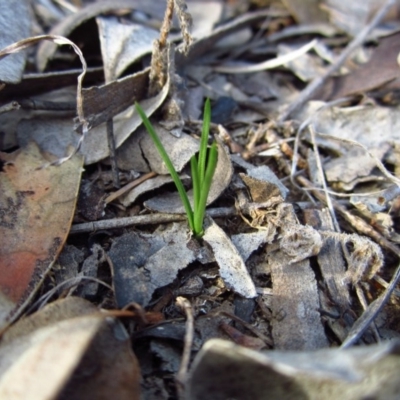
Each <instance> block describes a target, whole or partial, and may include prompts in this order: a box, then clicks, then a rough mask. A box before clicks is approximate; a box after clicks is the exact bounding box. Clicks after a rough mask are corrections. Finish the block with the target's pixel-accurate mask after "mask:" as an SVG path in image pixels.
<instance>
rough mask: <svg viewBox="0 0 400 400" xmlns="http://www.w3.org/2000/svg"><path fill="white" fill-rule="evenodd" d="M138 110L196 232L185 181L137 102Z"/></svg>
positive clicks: (191, 227) (190, 225) (192, 228)
mask: <svg viewBox="0 0 400 400" xmlns="http://www.w3.org/2000/svg"><path fill="white" fill-rule="evenodd" d="M135 107H136V111H137V113H138V114H139V116H140V118H141V119H142V121H143V124H144V126H145V127H146V129H147V132H148V133H149V135H150V137H151V138H152V140H153V142H154V144H155V146H156V148H157V150H158V152H159V153H160V156H161V158H162V159H163V161H164V163H165V165H166V167H167V169H168V172H169V173H170V175H171V177H172V179H173V181H174V183H175V186H176V188H177V189H178V193H179V196H180V198H181V200H182V203H183V206H184V207H185V211H186V215H187V217H188V222H189V227H190V229H191V230H192V231H193V232H194V223H193V210H192V206H191V205H190V202H189V198H188V196H187V194H186V191H185V188H184V187H183V183H182V181H181V179H180V178H179V175H178V173H177V172H176V169H175V168H174V166H173V164H172V161H171V159H170V158H169V156H168V153H167V152H166V151H165V148H164V146H163V145H162V143H161V141H160V139H159V137H158V135H157V133H156V131H155V130H154V128H153V125H152V124H151V122H150V121H149V119H148V118H147V115H146V113H145V112H144V111H143V109H142V107H140V105H139V104H138V103H136V104H135Z"/></svg>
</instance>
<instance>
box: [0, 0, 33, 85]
mask: <svg viewBox="0 0 400 400" xmlns="http://www.w3.org/2000/svg"><path fill="white" fill-rule="evenodd" d="M30 30H31V15H30V9H29V2H28V1H27V0H0V31H1V35H0V49H3V48H4V47H6V46H8V45H10V44H12V43H14V42H17V41H19V40H21V39H25V38H27V37H29V35H30ZM25 60H26V52H25V51H22V52H19V53H15V54H11V55H9V56H8V57H6V58H5V59H3V60H0V81H1V82H5V83H18V82H19V81H20V80H21V78H22V74H23V72H24V68H25Z"/></svg>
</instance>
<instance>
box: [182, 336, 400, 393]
mask: <svg viewBox="0 0 400 400" xmlns="http://www.w3.org/2000/svg"><path fill="white" fill-rule="evenodd" d="M399 348H400V343H399V342H398V341H396V342H395V341H393V342H389V343H383V344H379V345H374V346H367V347H357V348H352V349H346V350H342V349H323V350H318V351H312V352H287V351H285V352H283V351H277V350H273V351H254V350H249V349H246V348H244V347H242V346H237V345H235V344H233V343H230V342H228V341H223V340H220V339H212V340H210V341H208V342H207V343H206V344H205V345H204V346H203V348H202V350H201V351H200V352H199V353H198V354H197V356H196V358H195V360H194V363H193V366H192V370H191V372H190V374H189V380H188V382H189V383H188V385H187V387H186V389H187V390H186V397H185V398H186V399H188V400H203V399H229V398H236V399H249V398H251V399H257V400H261V399H282V400H288V399H313V400H317V399H341V400H361V399H365V398H369V397H371V396H373V397H374V398H377V399H382V400H383V399H385V400H395V399H396V398H397V397H398V393H399V391H400V383H399V379H398V371H399V368H400V358H399Z"/></svg>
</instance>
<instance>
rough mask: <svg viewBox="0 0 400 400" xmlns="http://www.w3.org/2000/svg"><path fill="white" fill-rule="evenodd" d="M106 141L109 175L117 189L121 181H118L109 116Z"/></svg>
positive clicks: (112, 124)
mask: <svg viewBox="0 0 400 400" xmlns="http://www.w3.org/2000/svg"><path fill="white" fill-rule="evenodd" d="M107 142H108V151H109V152H110V161H111V175H112V180H113V186H114V187H115V188H117V189H119V188H120V187H121V183H120V181H119V170H118V164H117V155H116V153H115V137H114V122H113V119H112V118H110V119H109V120H108V121H107Z"/></svg>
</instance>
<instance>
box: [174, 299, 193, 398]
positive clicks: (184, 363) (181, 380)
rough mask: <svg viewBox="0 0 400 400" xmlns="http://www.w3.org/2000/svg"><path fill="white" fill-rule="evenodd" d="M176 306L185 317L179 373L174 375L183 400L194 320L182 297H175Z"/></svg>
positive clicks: (189, 306) (190, 308)
mask: <svg viewBox="0 0 400 400" xmlns="http://www.w3.org/2000/svg"><path fill="white" fill-rule="evenodd" d="M176 304H177V305H178V307H179V308H180V309H181V310H182V311H183V312H184V313H185V315H186V332H185V339H184V345H183V354H182V360H181V365H180V367H179V371H178V373H177V374H176V378H175V381H176V388H177V392H178V396H179V398H180V399H182V400H183V399H184V398H185V396H184V388H185V383H186V380H187V372H188V368H189V362H190V354H191V352H192V344H193V337H194V318H193V310H192V305H191V304H190V302H189V300H188V299H186V298H184V297H177V298H176Z"/></svg>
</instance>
